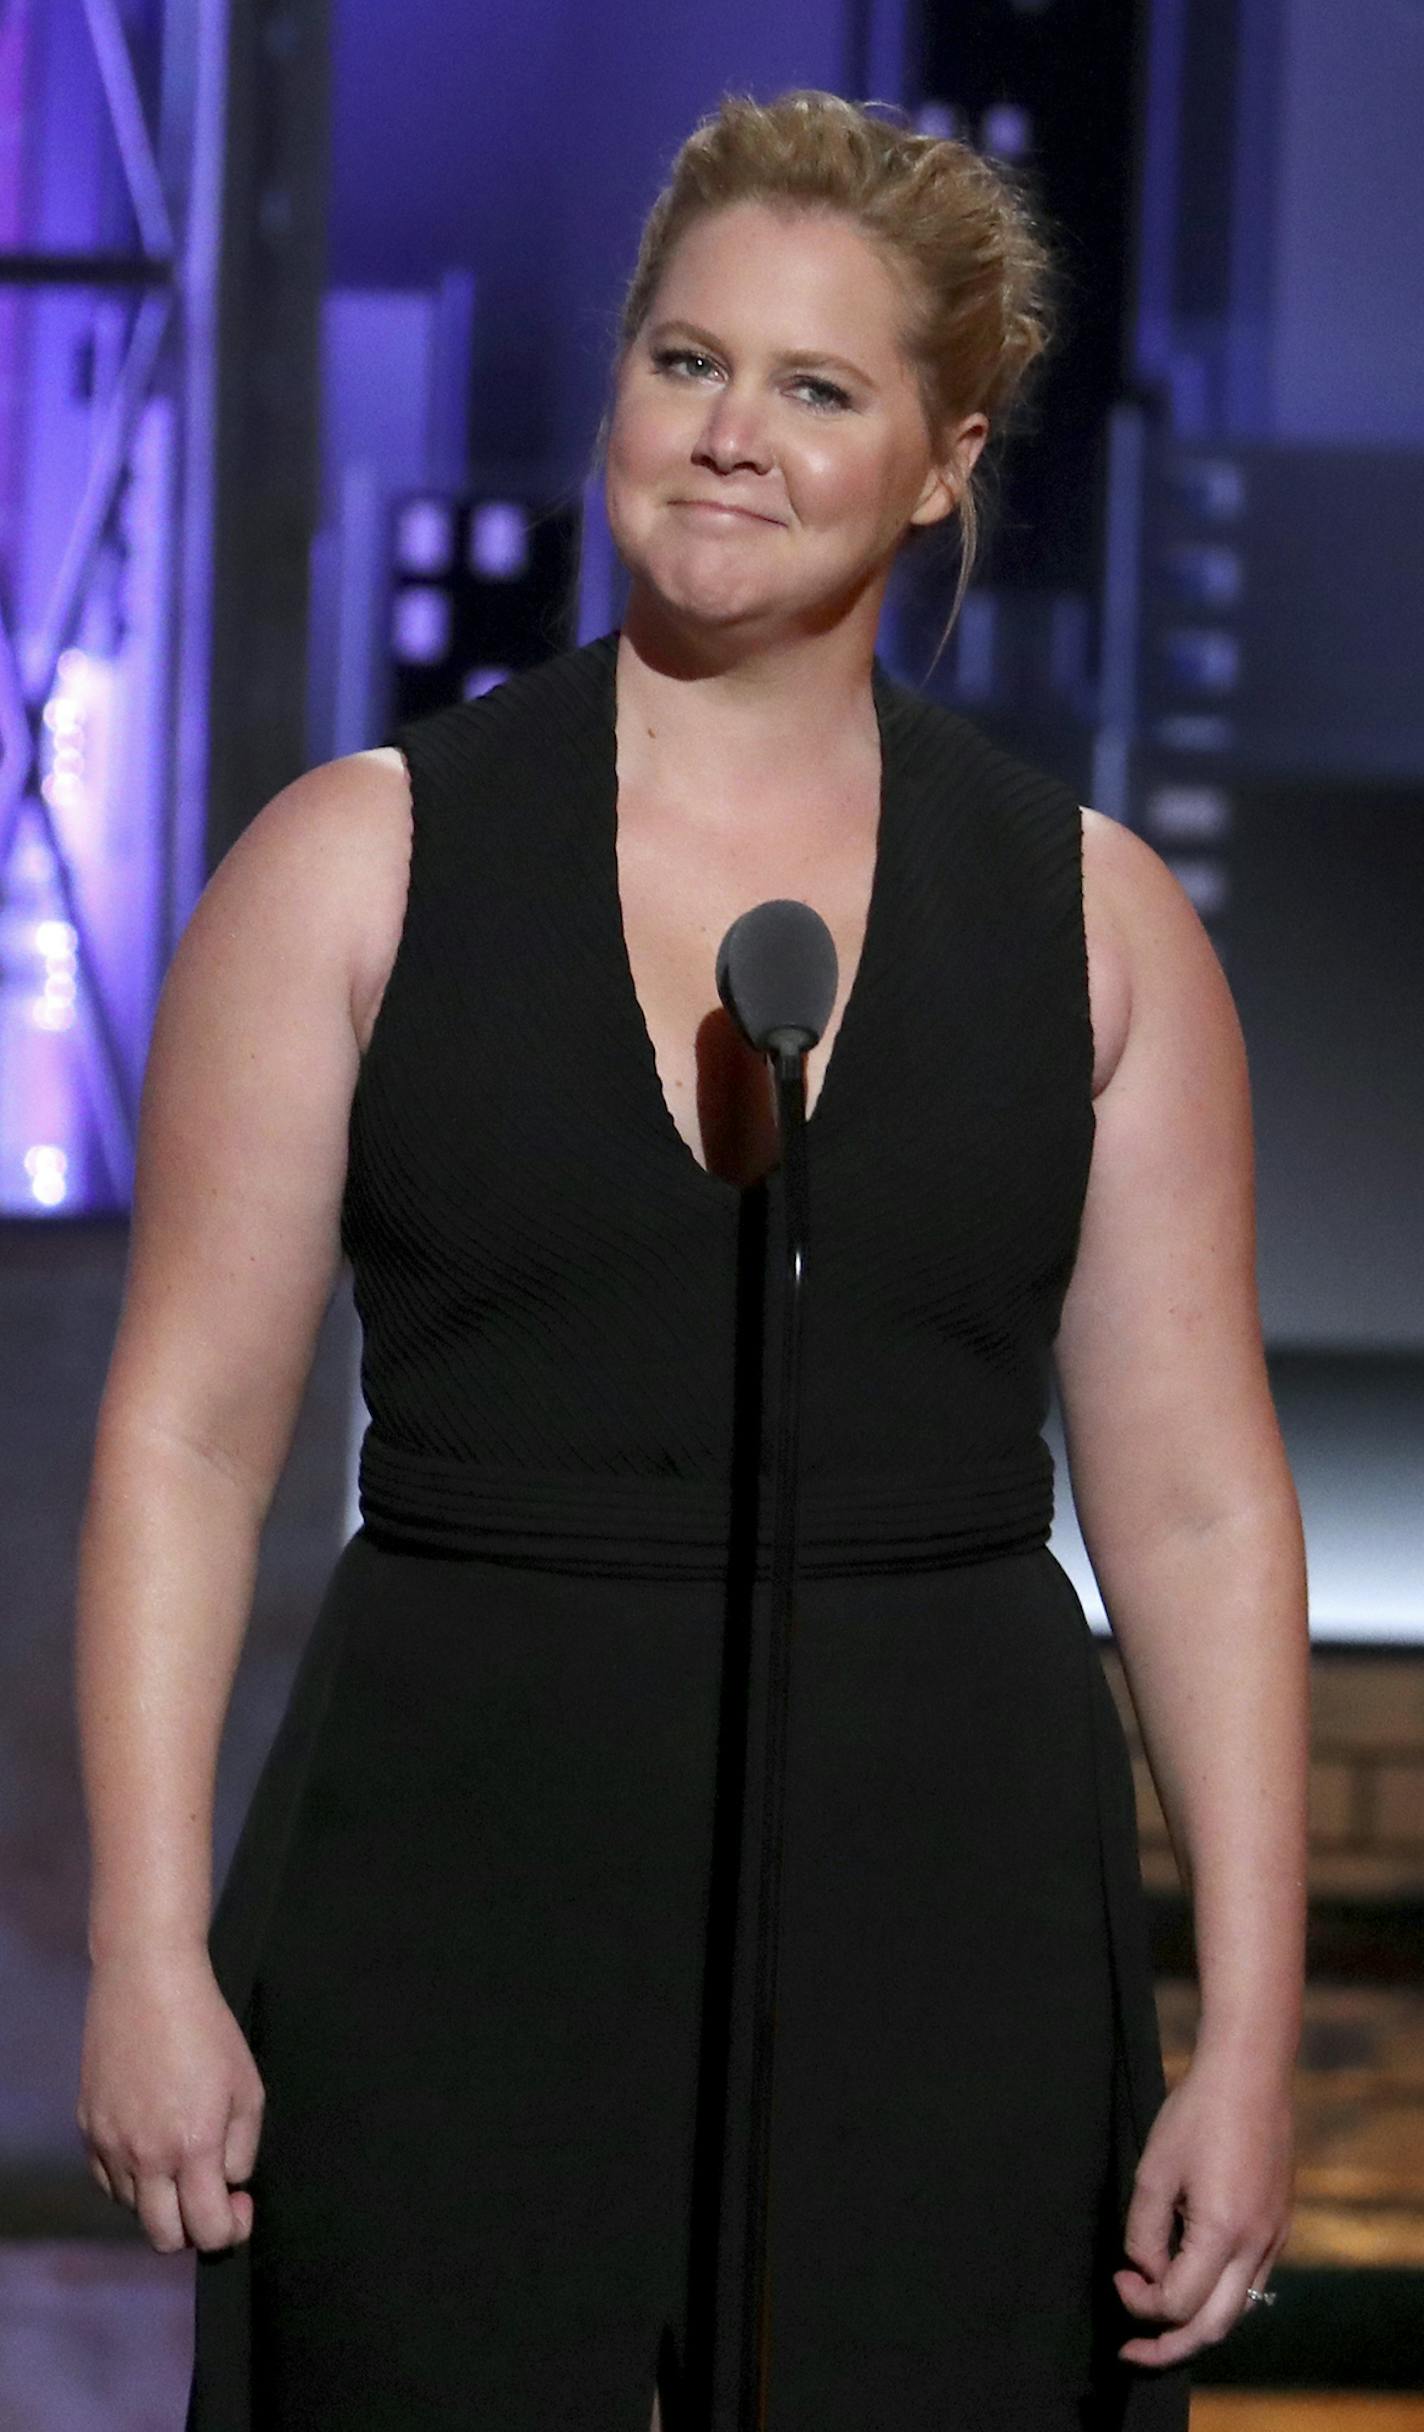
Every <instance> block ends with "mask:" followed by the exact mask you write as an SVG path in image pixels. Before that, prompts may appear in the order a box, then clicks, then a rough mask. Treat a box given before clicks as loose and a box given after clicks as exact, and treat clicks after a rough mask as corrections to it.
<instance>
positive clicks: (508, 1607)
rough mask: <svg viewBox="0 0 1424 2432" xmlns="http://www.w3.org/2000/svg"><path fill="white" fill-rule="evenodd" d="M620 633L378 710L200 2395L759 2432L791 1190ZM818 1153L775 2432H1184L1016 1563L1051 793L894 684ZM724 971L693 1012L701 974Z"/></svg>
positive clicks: (1062, 1016) (771, 2331) (1064, 1096)
mask: <svg viewBox="0 0 1424 2432" xmlns="http://www.w3.org/2000/svg"><path fill="white" fill-rule="evenodd" d="M618 641H619V637H618V634H617V632H616V631H614V632H610V633H607V634H604V635H602V636H601V637H599V639H597V640H596V641H593V642H590V643H587V644H584V645H582V646H580V647H578V648H575V649H570V650H565V651H562V652H560V653H559V654H558V655H557V656H556V657H554V658H552V659H550V660H548V661H546V662H545V663H544V664H543V665H542V666H539V667H537V668H535V669H531V670H527V671H521V672H519V673H517V674H516V675H514V676H512V677H510V678H509V679H507V680H506V681H505V682H504V683H503V684H501V685H500V686H498V687H497V688H496V689H495V690H494V691H492V692H490V693H487V694H485V695H483V696H482V697H481V698H479V699H477V700H474V701H471V702H468V703H463V704H460V705H458V706H455V707H452V708H449V709H445V710H442V711H439V712H437V713H435V714H434V715H432V716H429V717H425V718H422V719H419V720H417V721H415V722H413V723H411V724H408V725H406V726H404V727H402V728H400V729H398V730H397V732H396V733H395V734H394V735H393V737H392V738H391V739H392V740H395V741H397V742H398V743H399V744H400V747H401V749H402V751H403V752H404V754H405V758H406V762H407V765H408V768H409V772H410V779H411V795H412V804H413V840H412V852H411V865H410V877H409V884H408V894H407V901H406V908H405V917H404V924H403V928H402V931H401V936H400V941H399V945H398V949H397V953H396V957H395V961H394V964H393V967H392V970H391V974H390V978H389V981H388V983H387V986H386V991H385V995H384V997H383V999H382V1002H381V1006H380V1010H379V1013H378V1015H377V1019H376V1023H375V1028H374V1031H373V1033H372V1036H371V1040H370V1043H369V1046H368V1049H367V1052H366V1054H365V1057H364V1059H363V1062H362V1065H361V1069H360V1074H359V1079H358V1082H357V1086H356V1090H355V1094H354V1098H353V1102H352V1107H351V1119H350V1140H349V1165H348V1175H347V1182H346V1190H345V1197H344V1201H343V1207H342V1220H341V1221H342V1242H343V1247H344V1249H345V1252H346V1255H347V1257H348V1258H349V1260H350V1264H351V1268H352V1275H353V1282H354V1290H355V1297H356V1303H357V1307H358V1310H359V1314H360V1318H361V1322H362V1329H363V1355H362V1385H363V1390H364V1394H365V1400H366V1405H367V1410H368V1413H369V1425H368V1426H367V1429H366V1432H365V1436H364V1439H363V1442H362V1446H361V1455H360V1510H361V1515H362V1524H361V1527H360V1529H359V1530H358V1531H357V1532H356V1534H355V1535H354V1536H353V1537H352V1538H351V1539H350V1540H349V1542H348V1543H347V1544H346V1546H345V1547H344V1549H343V1550H342V1551H341V1553H340V1555H339V1556H338V1558H337V1560H336V1562H335V1566H334V1569H333V1571H332V1574H331V1576H330V1579H329V1582H328V1585H327V1589H326V1592H325V1595H324V1598H323V1599H322V1602H321V1604H320V1608H319V1610H318V1612H317V1614H316V1616H315V1620H314V1626H313V1628H312V1631H311V1634H310V1637H309V1639H308V1641H307V1644H306V1646H305V1649H304V1651H303V1655H302V1658H301V1662H300V1665H299V1668H298V1672H297V1675H296V1679H295V1682H294V1685H293V1689H292V1692H291V1696H290V1699H289V1702H288V1705H287V1708H286V1711H285V1713H284V1715H283V1718H282V1721H281V1724H280V1726H279V1728H278V1731H277V1734H276V1737H275V1739H274V1742H273V1744H272V1748H271V1751H270V1753H269V1755H268V1758H267V1761H266V1764H265V1766H264V1768H263V1771H262V1774H261V1776H260V1778H259V1781H258V1785H257V1789H256V1791H255V1793H254V1796H253V1799H252V1802H251V1806H250V1808H249V1811H248V1814H247V1817H246V1820H245V1823H244V1827H243V1831H242V1834H241V1836H240V1838H239V1841H238V1845H237V1848H236V1850H235V1852H234V1855H233V1858H232V1861H231V1864H230V1866H229V1869H228V1872H227V1876H226V1879H225V1881H224V1883H223V1886H222V1891H221V1896H220V1898H219V1901H218V1904H217V1907H216V1910H215V1913H214V1918H213V1925H212V1932H211V1936H210V1948H211V1951H212V1956H213V1964H214V1968H215V1971H216V1973H217V1976H218V1980H219V1983H220V1984H221V1985H222V1987H223V1990H224V1993H225V1995H226V1997H227V1999H228V2001H229V2002H230V2003H231V2005H232V2007H233V2010H234V2013H235V2015H236V2016H237V2017H238V2019H239V2021H240V2022H241V2024H242V2025H243V2027H244V2031H245V2032H246V2034H247V2035H248V2037H249V2040H250V2042H251V2045H252V2050H253V2053H254V2056H255V2058H256V2061H257V2064H258V2067H259V2069H260V2071H261V2073H262V2076H263V2080H264V2084H265V2087H266V2095H267V2101H266V2110H265V2115H264V2121H263V2129H262V2139H261V2146H260V2150H259V2154H258V2160H257V2165H256V2169H255V2171H254V2173H253V2177H252V2180H251V2187H252V2193H253V2199H254V2210H255V2222H254V2228H253V2233H252V2236H251V2238H250V2240H248V2241H246V2242H244V2243H243V2244H241V2245H238V2246H234V2247H231V2248H228V2249H225V2250H223V2251H222V2252H215V2253H208V2254H199V2256H198V2258H197V2265H196V2271H197V2306H196V2340H195V2359H194V2372H193V2383H192V2394H191V2399H190V2404H189V2410H188V2416H187V2432H314V2428H315V2427H317V2426H321V2427H323V2432H325V2428H326V2427H331V2428H332V2432H336V2428H337V2427H339V2428H340V2432H457V2427H458V2432H554V2428H556V2427H557V2428H558V2432H647V2427H648V2421H649V2414H650V2410H651V2400H652V2392H653V2387H654V2383H655V2381H656V2383H657V2386H658V2388H659V2392H660V2398H661V2406H662V2418H663V2425H664V2432H736V2428H737V2426H738V2421H739V2418H738V2391H739V2368H740V2357H741V2342H742V2336H743V2331H744V2327H745V2325H744V2317H743V2313H742V2302H741V2301H742V2287H741V2265H742V2261H743V2258H744V2251H745V2250H744V2246H743V2237H744V2210H743V2196H744V2190H745V2185H746V2173H747V2166H748V2146H747V2120H748V2106H749V2088H750V2084H751V2075H750V2053H751V2026H750V2019H751V1985H752V1972H751V1948H752V1932H753V1923H754V1916H755V1888H756V1883H757V1877H758V1867H759V1859H760V1832H759V1786H760V1784H761V1780H762V1772H761V1765H762V1754H763V1750H764V1743H765V1733H764V1720H765V1718H764V1712H763V1700H762V1694H761V1691H760V1690H759V1687H758V1684H759V1683H761V1682H763V1681H764V1678H765V1664H766V1658H767V1645H768V1632H769V1630H770V1628H771V1621H772V1610H773V1608H772V1602H771V1544H772V1509H771V1503H772V1497H771V1469H772V1447H773V1444H774V1440H775V1429H776V1425H777V1420H778V1415H779V1413H778V1393H779V1389H780V1373H781V1372H780V1364H779V1355H780V1326H781V1318H782V1309H783V1297H782V1289H781V1287H782V1259H783V1256H784V1242H785V1234H784V1226H785V1213H786V1211H785V1199H784V1189H783V1180H784V1178H783V1176H782V1174H781V1172H780V1170H779V1169H778V1170H777V1171H774V1172H773V1173H771V1174H769V1175H768V1176H766V1177H765V1178H764V1180H763V1181H761V1182H759V1183H757V1184H754V1185H752V1186H750V1187H747V1188H745V1189H743V1188H739V1187H738V1186H737V1185H735V1184H733V1183H730V1182H728V1181H726V1180H724V1179H722V1178H720V1177H718V1176H715V1175H713V1174H710V1173H708V1172H707V1171H705V1170H704V1168H703V1167H702V1166H701V1165H700V1164H699V1163H698V1161H697V1159H696V1158H695V1157H694V1156H693V1154H692V1152H691V1150H690V1149H689V1147H688V1146H687V1144H686V1143H685V1142H684V1141H683V1139H682V1138H681V1135H680V1134H679V1132H678V1130H677V1127H676V1125H675V1123H674V1121H673V1118H672V1115H671V1112H670V1110H669V1108H668V1106H667V1103H666V1100H665V1098H664V1096H663V1091H662V1087H661V1083H660V1080H659V1076H658V1072H657V1066H656V1060H655V1056H654V1051H653V1046H652V1041H651V1039H650V1037H649V1034H648V1030H647V1026H646V1023H645V1020H644V1018H643V1014H642V1010H641V1007H640V1005H639V1002H638V998H637V995H636V991H635V988H634V984H633V978H632V972H631V968H630V964H629V959H628V955H627V949H626V941H625V936H624V931H623V927H622V917H621V905H620V899H619V892H618V876H617V860H616V837H617V768H616V748H615V745H616V725H615V720H616V705H617V684H616V667H617V652H618ZM873 682H874V693H875V705H876V714H877V719H878V722H879V729H880V740H881V752H882V794H881V807H880V823H879V833H878V838H877V855H876V865H875V876H874V884H873V889H872V894H871V900H870V908H869V916H868V922H867V927H866V933H865V940H864V946H863V950H862V954H861V958H860V964H859V968H858V970H857V973H856V975H855V978H854V983H853V986H852V989H851V993H850V996H849V999H848V1001H847V1003H846V1006H845V1009H844V1012H843V1016H842V1021H841V1026H840V1030H839V1033H838V1036H837V1038H836V1040H835V1042H834V1045H833V1049H832V1053H831V1059H830V1063H829V1067H828V1069H827V1071H826V1074H825V1077H824V1081H823V1085H822V1088H821V1091H820V1094H819V1096H818V1098H817V1101H816V1103H815V1106H814V1108H813V1111H812V1114H811V1117H810V1120H809V1124H808V1127H807V1134H806V1139H807V1160H808V1173H809V1186H810V1202H811V1218H810V1235H809V1241H808V1248H807V1260H806V1269H805V1285H804V1294H803V1298H804V1339H803V1346H802V1374H801V1393H800V1397H799V1409H800V1441H799V1466H798V1491H797V1502H796V1531H797V1535H796V1548H797V1572H796V1581H797V1585H796V1594H795V1604H794V1612H795V1621H794V1632H793V1640H792V1655H791V1690H790V1719H789V1744H788V1757H787V1779H786V1807H785V1847H784V1859H783V1870H784V1871H783V1877H782V1889H781V1904H780V1905H781V1956H780V1972H779V1984H778V2015H777V2033H776V2064H775V2093H774V2112H773V2126H772V2145H771V2210H770V2226H769V2232H768V2240H769V2244H768V2262H769V2287H770V2290H771V2301H770V2310H769V2316H768V2347H767V2358H768V2362H767V2401H768V2404H767V2418H766V2420H767V2426H768V2432H879V2428H880V2427H882V2426H884V2427H890V2426H893V2427H894V2428H895V2432H1185V2427H1186V2424H1187V2414H1188V2402H1189V2368H1188V2367H1187V2366H1186V2365H1179V2366H1176V2367H1172V2368H1168V2369H1165V2370H1163V2369H1160V2368H1153V2367H1150V2366H1145V2365H1130V2364H1126V2363H1124V2362H1122V2361H1121V2360H1119V2359H1118V2357H1117V2355H1116V2350H1117V2348H1118V2346H1119V2345H1120V2344H1121V2343H1122V2342H1123V2341H1124V2340H1125V2339H1127V2338H1130V2337H1131V2336H1133V2335H1134V2334H1135V2333H1138V2332H1140V2330H1141V2328H1142V2326H1141V2325H1140V2324H1139V2322H1138V2321H1137V2319H1136V2318H1135V2317H1133V2316H1131V2315H1129V2314H1127V2313H1126V2312H1125V2311H1124V2309H1123V2308H1122V2307H1121V2304H1120V2302H1119V2300H1118V2298H1117V2294H1116V2291H1115V2289H1114V2287H1113V2284H1112V2279H1111V2274H1112V2271H1113V2269H1114V2268H1115V2267H1116V2266H1117V2265H1118V2264H1119V2263H1120V2262H1121V2261H1122V2260H1123V2256H1122V2252H1121V2233H1122V2226H1123V2221H1124V2218H1125V2213H1126V2208H1127V2202H1128V2198H1129V2196H1130V2193H1131V2188H1132V2178H1133V2171H1134V2168H1135V2165H1136V2161H1137V2157H1138V2155H1139V2154H1140V2152H1141V2148H1142V2144H1143V2141H1144V2139H1145V2137H1146V2134H1147V2130H1148V2128H1149V2126H1150V2124H1151V2120H1152V2117H1153V2115H1154V2113H1155V2111H1156V2109H1157V2107H1158V2105H1159V2104H1160V2102H1161V2100H1162V2097H1163V2091H1164V2084H1163V2075H1162V2062H1161V2051H1160V2045H1159V2040H1158V2022H1157V2016H1156V2010H1155V2004H1154V1999H1153V1990H1152V1980H1151V1971H1150V1963H1149V1952H1148V1945H1147V1935H1146V1925H1145V1913H1144V1908H1143V1900H1142V1885H1141V1877H1140V1872H1139V1865H1138V1856H1137V1837H1136V1816H1135V1804H1134V1796H1133V1784H1132V1776H1131V1769H1130V1765H1129V1760H1128V1754H1127V1749H1126V1745H1125V1742H1124V1738H1123V1734H1122V1730H1121V1726H1120V1724H1119V1721H1118V1717H1117V1711H1116V1708H1115V1706H1114V1703H1113V1700H1112V1696H1111V1693H1110V1691H1109V1689H1108V1686H1107V1682H1106V1679H1105V1677H1104V1674H1103V1669H1102V1664H1101V1661H1100V1659H1099V1656H1098V1652H1097V1648H1096V1645H1095V1642H1094V1640H1093V1636H1092V1633H1091V1631H1090V1629H1089V1627H1088V1624H1087V1621H1086V1619H1085V1617H1084V1613H1083V1609H1082V1606H1081V1604H1080V1602H1079V1599H1078V1597H1077V1594H1076V1592H1075V1590H1074V1588H1073V1586H1072V1583H1071V1581H1070V1580H1069V1579H1068V1577H1067V1575H1066V1573H1065V1572H1064V1570H1063V1569H1062V1567H1061V1566H1060V1565H1059V1563H1058V1562H1057V1561H1056V1560H1055V1558H1054V1557H1053V1555H1052V1554H1051V1553H1050V1552H1049V1551H1048V1543H1047V1541H1048V1537H1049V1534H1050V1531H1051V1527H1052V1518H1053V1494H1054V1477H1053V1463H1052V1458H1051V1455H1050V1452H1049V1450H1048V1447H1047V1445H1046V1443H1045V1441H1044V1438H1043V1435H1042V1432H1041V1431H1042V1427H1043V1423H1044V1420H1045V1417H1046V1415H1047V1409H1048V1396H1049V1387H1050V1377H1051V1351H1052V1343H1053V1337H1054V1334H1055V1332H1056V1329H1057V1326H1058V1321H1059V1316H1060V1312H1061V1308H1062V1302H1063V1296H1064V1293H1065V1291H1066V1289H1067V1285H1068V1282H1069V1279H1070V1276H1071V1273H1072V1267H1073V1261H1074V1256H1075V1252H1076V1248H1077V1242H1078V1235H1079V1227H1080V1219H1081V1211H1082V1203H1083V1197H1084V1192H1085V1189H1086V1184H1087V1176H1088V1168H1089V1161H1090V1157H1091V1152H1092V1145H1093V1135H1094V1117H1093V1104H1092V1033H1091V1026H1090V1021H1089V1013H1088V995H1087V970H1086V954H1085V945H1084V934H1083V918H1082V868H1081V821H1080V814H1079V810H1078V806H1077V804H1076V802H1075V801H1074V799H1073V797H1072V794H1071V791H1070V789H1068V788H1067V787H1065V786H1064V785H1062V784H1061V783H1060V782H1059V781H1057V780H1056V779H1053V778H1051V777H1049V776H1047V775H1045V774H1043V773H1042V772H1040V771H1038V770H1036V769H1033V768H1031V767H1029V766H1028V765H1027V764H1026V763H1023V762H1021V761H1019V760H1017V759H1015V758H1014V757H1012V756H1011V755H1009V754H1007V753H1005V752H1004V751H1002V750H1001V749H1000V748H998V747H997V746H996V745H994V744H992V743H991V742H990V741H989V740H988V739H987V738H986V737H985V736H983V735H982V734H981V733H980V732H979V731H978V729H977V728H975V727H974V726H973V725H972V724H971V723H970V722H969V721H967V720H966V719H964V718H962V717H960V716H958V715H956V714H954V713H952V712H950V711H948V710H946V709H944V708H943V707H941V706H939V705H938V704H935V703H931V702H929V701H927V700H925V699H923V698H922V697H921V696H919V695H918V694H916V693H915V692H914V691H913V690H912V689H910V688H909V687H907V686H905V685H903V684H902V683H900V682H899V681H898V680H896V679H894V678H892V677H891V676H890V675H889V674H888V673H887V671H886V669H885V667H884V665H883V663H882V662H881V660H879V659H878V658H877V659H876V661H875V665H874V675H873ZM708 995H709V1004H710V1003H712V1002H714V1001H715V997H714V983H713V979H712V973H711V971H710V969H709V991H708Z"/></svg>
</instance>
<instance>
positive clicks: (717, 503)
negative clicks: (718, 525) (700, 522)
mask: <svg viewBox="0 0 1424 2432" xmlns="http://www.w3.org/2000/svg"><path fill="white" fill-rule="evenodd" d="M672 504H673V505H674V506H675V507H687V508H688V509H689V510H690V511H691V512H692V513H693V514H694V515H740V516H744V517H745V518H746V520H747V521H748V522H749V523H754V524H769V523H774V522H775V520H776V519H775V517H774V516H771V515H760V514H758V512H757V510H756V508H755V507H732V506H727V505H726V504H725V503H724V502H723V501H722V500H721V499H720V498H675V499H674V500H673V501H672Z"/></svg>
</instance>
